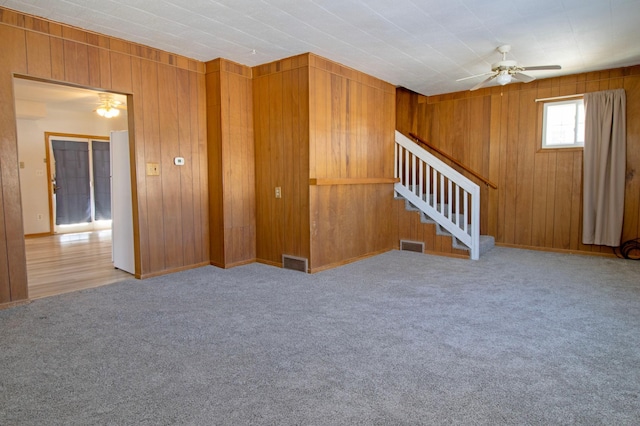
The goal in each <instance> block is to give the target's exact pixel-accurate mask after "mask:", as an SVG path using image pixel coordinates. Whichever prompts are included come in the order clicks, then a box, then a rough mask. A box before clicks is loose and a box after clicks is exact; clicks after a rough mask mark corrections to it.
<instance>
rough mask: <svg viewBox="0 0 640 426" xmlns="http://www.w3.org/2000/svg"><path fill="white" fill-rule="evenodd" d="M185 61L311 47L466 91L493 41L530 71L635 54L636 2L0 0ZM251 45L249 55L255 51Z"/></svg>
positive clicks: (428, 87)
mask: <svg viewBox="0 0 640 426" xmlns="http://www.w3.org/2000/svg"><path fill="white" fill-rule="evenodd" d="M0 5H3V6H5V7H7V8H10V9H14V10H18V11H22V12H26V13H29V14H33V15H36V16H41V17H44V18H48V19H51V20H54V21H58V22H63V23H66V24H70V25H74V26H77V27H80V28H85V29H88V30H92V31H96V32H99V33H102V34H106V35H110V36H114V37H119V38H122V39H126V40H129V41H134V42H138V43H142V44H145V45H148V46H152V47H155V48H158V49H162V50H165V51H168V52H172V53H176V54H180V55H184V56H187V57H190V58H193V59H197V60H201V61H208V60H211V59H215V58H218V57H222V58H226V59H229V60H232V61H235V62H239V63H241V64H245V65H249V66H254V65H259V64H263V63H267V62H270V61H273V60H277V59H281V58H285V57H288V56H292V55H296V54H300V53H304V52H313V53H316V54H318V55H320V56H324V57H326V58H328V59H331V60H333V61H336V62H339V63H342V64H344V65H347V66H350V67H352V68H355V69H357V70H360V71H363V72H366V73H368V74H371V75H373V76H376V77H378V78H380V79H382V80H385V81H387V82H389V83H392V84H394V85H398V86H404V87H407V88H409V89H412V90H414V91H416V92H419V93H422V94H425V95H433V94H440V93H449V92H456V91H461V90H467V89H469V88H471V87H473V86H474V85H475V84H476V83H478V82H479V81H481V80H482V78H480V77H478V79H470V80H466V81H462V82H456V81H455V80H456V79H458V78H463V77H467V76H470V75H474V74H481V73H485V72H488V71H490V64H491V63H493V62H496V61H498V60H499V59H500V55H499V54H498V53H497V52H496V51H495V49H496V47H497V46H499V45H502V44H511V45H512V50H511V54H510V55H509V56H508V59H513V60H516V61H518V63H519V64H520V65H522V66H535V65H548V64H558V65H561V66H562V70H560V71H532V72H531V73H530V74H531V75H535V76H536V77H538V78H543V77H551V76H558V75H566V74H575V73H580V72H586V71H594V70H600V69H607V68H616V67H621V66H628V65H636V64H640V31H638V25H639V24H640V0H0ZM254 52H255V53H254Z"/></svg>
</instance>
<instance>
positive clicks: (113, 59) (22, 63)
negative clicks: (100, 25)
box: [0, 8, 209, 303]
mask: <svg viewBox="0 0 640 426" xmlns="http://www.w3.org/2000/svg"><path fill="white" fill-rule="evenodd" d="M0 40H2V42H1V43H0V57H2V61H0V99H2V102H1V103H0V146H1V149H2V155H1V157H0V179H1V182H0V189H1V191H0V303H6V302H10V301H16V300H20V299H25V298H26V297H27V277H26V261H25V253H24V239H23V228H22V212H21V205H20V191H19V177H18V166H17V165H18V158H17V135H16V124H15V111H14V98H13V83H12V77H13V75H14V74H18V75H21V76H25V77H31V78H38V79H43V80H45V81H52V82H59V83H63V84H72V85H77V86H82V87H87V88H92V89H97V90H104V91H114V92H119V93H124V94H128V95H129V96H128V108H129V117H130V123H129V131H130V135H131V137H130V139H131V141H132V154H133V157H134V159H135V160H134V161H135V164H134V168H133V170H132V171H133V176H134V177H135V185H134V194H135V199H134V214H135V218H134V229H135V233H136V236H135V239H136V245H137V247H138V248H139V256H138V257H137V259H136V275H138V276H141V277H146V276H152V275H157V274H162V273H165V272H169V271H175V270H180V269H185V268H189V267H192V266H195V265H200V264H208V263H209V220H208V200H207V199H208V188H207V157H206V152H207V146H206V100H205V75H204V64H203V63H200V62H197V61H194V60H190V59H187V58H184V57H181V56H177V55H172V54H169V53H166V52H162V51H158V50H155V49H151V48H149V47H146V46H142V45H138V44H135V43H129V42H126V41H122V40H118V39H115V38H110V37H106V36H102V35H99V34H96V33H91V32H87V31H83V30H79V29H77V28H74V27H70V26H66V25H61V24H58V23H55V22H51V21H48V20H45V19H40V18H35V17H32V16H29V15H25V14H22V13H17V12H14V11H12V10H9V9H5V8H0ZM177 156H182V157H184V158H185V160H186V165H185V166H182V167H178V166H175V165H174V164H173V158H174V157H177ZM146 163H158V164H160V175H159V176H146V173H145V171H146Z"/></svg>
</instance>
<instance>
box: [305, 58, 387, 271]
mask: <svg viewBox="0 0 640 426" xmlns="http://www.w3.org/2000/svg"><path fill="white" fill-rule="evenodd" d="M315 59H316V61H315V62H313V63H315V64H316V67H314V66H311V70H310V90H309V93H310V104H311V105H313V109H314V114H313V115H312V116H310V120H311V121H310V134H311V136H312V139H311V141H310V151H311V152H312V153H315V155H314V156H312V157H311V159H310V161H311V164H310V171H311V172H312V173H313V172H315V175H313V174H311V175H310V177H312V178H381V177H387V178H388V177H392V175H393V131H394V127H395V104H396V100H395V89H394V88H393V87H391V86H390V85H387V84H386V83H383V82H380V81H379V80H375V79H372V78H371V77H369V76H366V75H365V74H362V73H359V72H357V71H354V70H349V71H348V72H346V71H345V70H342V69H341V68H340V67H338V68H335V67H333V66H331V65H330V64H329V63H328V61H326V60H319V59H318V58H317V57H315ZM336 70H339V72H336ZM310 190H311V193H310V194H311V197H310V202H311V204H310V217H311V259H310V265H311V266H310V267H311V269H312V270H320V269H323V268H326V267H330V266H332V265H338V264H341V263H344V262H347V261H350V260H354V259H357V258H359V257H361V256H365V255H367V254H371V253H376V252H379V251H384V250H388V249H390V248H391V247H394V240H395V238H396V236H397V230H396V227H395V226H394V225H393V221H391V220H390V219H391V218H392V217H393V214H394V212H395V209H394V206H393V186H392V185H390V184H375V185H329V186H318V187H311V189H310ZM395 245H397V243H396V244H395Z"/></svg>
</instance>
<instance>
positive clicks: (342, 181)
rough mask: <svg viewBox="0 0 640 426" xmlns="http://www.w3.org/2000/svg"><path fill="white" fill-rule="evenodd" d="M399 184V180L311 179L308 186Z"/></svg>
mask: <svg viewBox="0 0 640 426" xmlns="http://www.w3.org/2000/svg"><path fill="white" fill-rule="evenodd" d="M396 182H400V179H399V178H312V179H309V185H312V186H313V185H317V186H327V185H375V184H381V183H396Z"/></svg>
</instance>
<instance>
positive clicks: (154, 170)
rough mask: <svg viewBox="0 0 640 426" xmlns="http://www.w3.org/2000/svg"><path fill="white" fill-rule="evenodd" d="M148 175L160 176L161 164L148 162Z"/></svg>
mask: <svg viewBox="0 0 640 426" xmlns="http://www.w3.org/2000/svg"><path fill="white" fill-rule="evenodd" d="M147 176H160V164H158V163H147Z"/></svg>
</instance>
